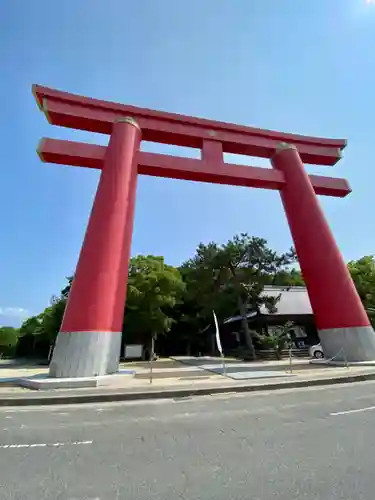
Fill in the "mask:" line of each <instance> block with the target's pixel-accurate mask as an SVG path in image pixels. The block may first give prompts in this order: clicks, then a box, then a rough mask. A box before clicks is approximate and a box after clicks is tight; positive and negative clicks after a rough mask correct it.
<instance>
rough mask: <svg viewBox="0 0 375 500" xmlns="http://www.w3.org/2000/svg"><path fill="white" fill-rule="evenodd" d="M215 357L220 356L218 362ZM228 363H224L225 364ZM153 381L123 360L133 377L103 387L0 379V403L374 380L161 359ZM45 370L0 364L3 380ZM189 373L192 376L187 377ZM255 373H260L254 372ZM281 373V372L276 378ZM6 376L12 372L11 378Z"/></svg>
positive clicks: (145, 369) (362, 371)
mask: <svg viewBox="0 0 375 500" xmlns="http://www.w3.org/2000/svg"><path fill="white" fill-rule="evenodd" d="M200 361H202V362H203V363H202V364H203V365H204V364H210V365H214V368H215V364H217V361H218V360H215V359H214V358H211V359H209V361H210V363H207V359H206V360H200ZM220 361H221V360H220ZM227 361H228V365H230V364H231V363H230V362H229V361H230V360H227ZM239 364H240V365H242V363H237V362H236V360H232V366H233V367H234V368H235V369H236V370H238V366H236V365H239ZM154 365H155V367H154V369H153V380H152V384H150V380H149V365H148V363H143V364H142V363H132V364H131V363H126V364H125V365H123V366H122V368H124V367H126V368H127V369H130V368H132V369H135V371H136V375H135V377H134V378H130V379H129V378H128V379H116V380H114V383H113V384H111V385H110V386H106V387H100V386H99V387H96V388H87V389H60V390H49V391H31V390H28V389H24V388H21V387H17V386H15V385H14V383H13V384H11V383H9V382H8V383H7V384H4V383H1V380H4V377H3V378H2V379H1V378H0V406H27V405H53V404H77V403H93V402H98V403H99V402H109V401H130V400H140V399H166V398H184V397H190V396H198V395H210V394H218V393H235V392H253V391H269V390H277V389H292V388H299V387H308V386H323V385H332V384H340V383H349V382H360V381H364V380H375V368H372V367H361V366H360V367H349V368H345V367H326V366H323V367H322V366H316V365H310V364H309V363H308V361H305V360H303V361H302V362H301V361H300V360H299V361H298V364H297V362H296V364H295V365H294V366H292V369H293V371H292V373H291V374H290V373H287V371H288V370H289V365H288V363H285V361H284V362H282V361H281V362H265V363H263V362H259V363H254V364H249V363H246V367H245V368H246V370H247V371H248V372H249V371H252V372H253V373H254V376H253V377H252V378H250V379H247V380H243V379H242V380H241V379H234V378H229V377H226V376H223V375H221V374H218V373H214V372H209V371H208V370H205V369H202V368H201V367H199V366H198V367H196V366H186V365H181V363H180V362H178V361H173V360H162V361H157V362H155V363H154ZM265 368H266V369H267V371H268V372H269V371H271V370H272V371H273V372H274V375H273V376H267V377H263V376H262V372H264V371H265ZM25 371H26V372H27V373H28V375H33V374H40V373H46V371H47V368H45V367H27V369H26V368H22V367H14V368H13V369H12V368H9V367H7V368H1V369H0V377H1V376H2V375H3V374H4V373H5V372H6V374H7V376H8V378H9V379H13V380H15V379H16V378H17V376H18V377H19V376H24V375H25ZM192 373H193V375H192ZM257 373H258V375H260V376H257ZM281 374H282V376H281ZM11 375H12V376H11Z"/></svg>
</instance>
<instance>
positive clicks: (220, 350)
mask: <svg viewBox="0 0 375 500" xmlns="http://www.w3.org/2000/svg"><path fill="white" fill-rule="evenodd" d="M212 313H213V315H214V322H215V327H216V345H217V348H218V350H219V352H220V356H221V360H222V362H223V375H226V367H225V357H224V353H223V348H222V346H221V341H220V331H219V323H218V322H217V317H216V314H215V311H212Z"/></svg>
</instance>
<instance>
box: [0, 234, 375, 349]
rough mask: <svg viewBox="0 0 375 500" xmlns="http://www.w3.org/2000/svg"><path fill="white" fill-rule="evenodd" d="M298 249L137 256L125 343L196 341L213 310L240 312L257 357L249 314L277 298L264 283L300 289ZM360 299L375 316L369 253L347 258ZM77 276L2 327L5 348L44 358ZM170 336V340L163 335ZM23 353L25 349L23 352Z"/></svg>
mask: <svg viewBox="0 0 375 500" xmlns="http://www.w3.org/2000/svg"><path fill="white" fill-rule="evenodd" d="M295 264H296V255H295V252H294V250H293V249H290V250H288V251H286V252H277V251H275V250H273V249H272V248H270V247H269V245H268V243H267V241H266V240H265V239H263V238H257V237H253V236H249V235H248V234H240V235H237V236H234V237H233V238H232V239H231V240H229V241H227V242H226V243H225V244H218V243H215V242H210V243H206V244H203V243H200V244H199V245H198V247H197V249H196V251H195V253H194V255H193V256H192V257H191V258H190V259H188V260H187V261H186V262H184V263H183V264H181V265H180V266H179V267H174V266H170V265H168V264H166V263H165V262H164V258H163V257H158V256H153V255H147V256H142V255H138V256H135V257H133V258H132V259H131V260H130V263H129V278H128V288H127V300H126V309H125V313H124V326H123V336H124V340H125V341H126V342H131V341H132V340H134V339H138V341H140V339H142V342H143V343H145V344H147V343H148V342H149V341H150V339H151V337H152V336H154V337H156V336H158V337H159V339H160V341H163V338H167V339H168V342H169V343H171V342H172V343H173V342H174V341H175V340H176V341H183V342H185V344H186V345H188V344H189V343H190V342H192V341H197V339H198V341H199V338H200V337H202V332H204V331H205V329H206V327H207V325H208V324H211V323H212V311H213V310H214V311H215V312H216V315H217V316H218V318H219V321H220V320H223V319H224V318H226V317H229V316H233V315H239V316H241V318H242V321H241V323H242V330H243V332H244V334H245V339H246V344H247V348H248V352H249V357H250V358H251V357H252V356H253V355H254V345H253V334H252V332H251V331H250V330H249V327H248V322H247V312H248V310H249V309H252V310H254V309H259V308H260V307H261V306H262V305H263V304H264V305H265V306H266V307H267V308H269V309H270V310H272V309H273V308H274V307H275V305H276V307H277V304H276V302H277V298H275V297H268V296H267V294H266V293H265V292H264V287H265V286H266V285H272V284H275V285H281V286H296V285H297V286H303V285H304V281H303V277H302V275H301V272H300V271H299V270H298V268H296V267H295ZM348 268H349V271H350V273H351V275H352V277H353V280H354V283H355V285H356V287H357V290H358V293H359V296H360V298H361V300H362V301H363V304H364V306H365V308H366V310H367V311H368V314H369V315H370V317H371V318H373V319H375V259H374V256H364V257H362V258H361V259H359V260H357V261H350V262H349V263H348ZM73 279H74V276H69V277H67V283H66V285H65V286H64V287H63V289H62V290H61V292H60V293H59V294H58V295H57V296H56V297H53V298H52V299H51V302H50V305H49V306H48V307H47V308H46V309H45V310H44V311H43V312H41V313H40V314H39V315H37V316H32V317H30V318H28V319H27V320H25V321H24V322H23V324H22V325H21V327H20V328H19V329H15V328H12V327H0V352H5V351H8V352H9V350H12V349H13V350H14V347H15V346H16V345H18V344H23V345H24V346H25V345H26V346H27V348H26V351H28V350H30V349H34V350H35V349H38V348H39V347H38V346H42V348H41V350H42V351H43V355H46V352H48V348H49V346H50V345H53V344H54V342H55V339H56V336H57V333H58V331H59V329H60V326H61V322H62V318H63V314H64V310H65V307H66V302H67V298H68V295H69V292H70V288H71V286H72V282H73ZM165 336H167V337H165ZM24 350H25V349H24Z"/></svg>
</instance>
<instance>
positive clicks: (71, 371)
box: [33, 85, 375, 377]
mask: <svg viewBox="0 0 375 500" xmlns="http://www.w3.org/2000/svg"><path fill="white" fill-rule="evenodd" d="M33 93H34V96H35V98H36V100H37V103H38V105H39V107H40V109H41V110H42V111H43V112H44V113H45V115H46V117H47V119H48V120H49V122H50V123H51V124H52V125H59V126H64V127H69V128H73V129H81V130H87V131H91V132H99V133H103V134H109V135H110V141H109V145H108V146H107V147H104V146H98V145H91V144H84V143H79V142H72V141H65V140H56V139H43V140H42V141H41V143H40V145H39V149H38V153H39V155H40V158H41V159H42V161H45V162H49V163H58V164H67V165H74V166H82V167H88V168H96V169H100V170H101V171H102V172H101V177H100V181H99V185H98V190H97V193H96V197H95V201H94V204H93V208H92V212H91V216H90V220H89V224H88V227H87V230H86V235H85V238H84V242H83V245H82V249H81V253H80V257H79V261H78V265H77V269H76V273H75V279H74V281H73V284H72V288H71V291H70V295H69V300H68V304H67V307H66V311H65V315H64V319H63V322H62V326H61V331H60V332H59V335H58V337H57V341H56V346H55V349H54V353H53V358H52V361H51V364H50V376H52V377H87V376H96V375H104V374H109V373H114V372H116V371H117V370H118V363H119V354H120V345H121V331H122V322H123V313H124V307H125V300H126V288H127V275H128V264H129V258H130V247H131V239H132V232H133V219H134V207H135V196H136V185H137V177H138V174H141V175H152V176H158V177H170V178H174V179H184V180H193V181H201V182H211V183H216V184H228V185H234V186H247V187H255V188H264V189H273V190H278V191H280V195H281V199H282V202H283V205H284V209H285V213H286V216H287V219H288V223H289V227H290V229H291V233H292V237H293V241H294V245H295V248H296V252H297V255H298V259H299V263H300V266H301V270H302V274H303V277H304V279H305V282H306V286H307V289H308V293H309V297H310V301H311V306H312V309H313V311H314V315H315V321H316V325H317V328H318V331H319V336H320V338H321V341H322V344H323V349H324V352H325V354H326V356H327V357H334V356H336V359H344V358H345V359H347V360H349V361H365V360H374V359H375V334H374V331H373V329H372V327H371V325H370V323H369V320H368V317H367V314H366V312H365V310H364V308H363V305H362V303H361V300H360V298H359V296H358V294H357V291H356V289H355V286H354V284H353V281H352V279H351V277H350V274H349V272H348V269H347V266H346V264H345V262H344V260H343V257H342V255H341V253H340V251H339V249H338V247H337V244H336V242H335V240H334V238H333V235H332V233H331V231H330V228H329V226H328V223H327V221H326V219H325V217H324V214H323V211H322V209H321V207H320V205H319V202H318V199H317V196H316V195H318V194H319V195H326V196H336V197H345V196H346V195H348V194H349V193H350V187H349V185H348V183H347V181H346V180H345V179H337V178H332V177H323V176H318V175H310V176H309V175H308V174H307V173H306V171H305V168H304V165H303V162H305V163H312V164H317V165H327V166H333V165H334V164H335V163H336V162H337V161H338V160H339V159H340V157H341V151H342V150H343V149H344V147H345V146H346V141H345V140H340V139H322V138H316V137H305V136H301V135H295V134H284V133H280V132H274V131H269V130H262V129H257V128H252V127H244V126H239V125H232V124H228V123H222V122H217V121H211V120H205V119H201V118H193V117H189V116H183V115H178V114H172V113H165V112H161V111H153V110H148V109H143V108H138V107H134V106H126V105H123V104H116V103H111V102H107V101H101V100H97V99H91V98H88V97H81V96H77V95H74V94H69V93H66V92H61V91H57V90H53V89H49V88H46V87H41V86H38V85H34V86H33ZM142 139H143V140H146V141H152V142H158V143H163V144H171V145H176V146H187V147H192V148H198V149H200V150H201V159H200V160H199V159H191V158H182V157H176V156H170V155H162V154H155V153H144V152H141V151H140V143H141V140H142ZM223 153H237V154H243V155H251V156H259V157H263V158H269V159H270V160H271V165H272V167H273V168H259V167H249V166H243V165H235V164H228V163H225V162H224V156H223Z"/></svg>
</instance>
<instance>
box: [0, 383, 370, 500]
mask: <svg viewBox="0 0 375 500" xmlns="http://www.w3.org/2000/svg"><path fill="white" fill-rule="evenodd" d="M374 424H375V383H374V382H363V383H357V384H348V385H342V386H334V387H330V388H316V389H300V390H295V389H294V390H284V391H279V392H272V393H257V394H241V395H232V396H230V395H222V396H219V395H216V396H207V397H201V398H193V399H191V400H181V401H170V400H165V401H157V402H155V401H149V402H146V403H142V402H137V403H118V404H108V405H87V406H64V407H63V406H60V407H39V408H37V407H29V408H23V409H22V408H14V409H9V408H1V409H0V430H1V431H0V432H1V438H0V498H1V499H2V500H16V499H17V500H21V499H22V500H23V499H28V500H42V499H50V500H52V499H53V500H55V499H56V500H99V499H100V500H117V499H121V500H122V499H124V500H133V499H134V500H135V499H137V500H155V499H158V500H178V499H189V500H211V499H212V500H213V499H215V500H224V499H225V500H228V499H229V498H230V499H232V500H239V499H241V500H242V499H243V500H245V499H246V500H248V499H249V498H250V499H252V500H260V499H261V500H270V499H277V500H293V499H298V500H301V499H303V500H313V499H314V500H318V499H322V500H333V499H335V500H336V499H337V500H339V499H340V500H342V499H351V500H352V499H356V500H364V499H366V500H373V499H374V495H375V470H374V456H375V440H374V437H375V425H374Z"/></svg>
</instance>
